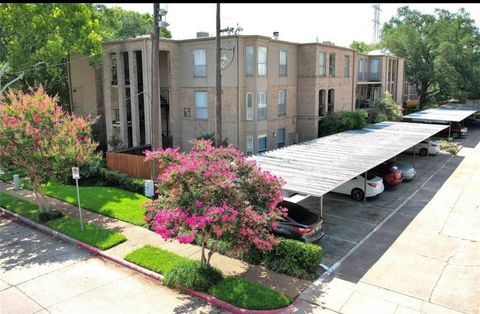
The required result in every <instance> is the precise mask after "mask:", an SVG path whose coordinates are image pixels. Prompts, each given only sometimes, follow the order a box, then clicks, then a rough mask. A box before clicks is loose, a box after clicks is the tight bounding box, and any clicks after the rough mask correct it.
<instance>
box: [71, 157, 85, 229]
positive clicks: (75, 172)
mask: <svg viewBox="0 0 480 314" xmlns="http://www.w3.org/2000/svg"><path fill="white" fill-rule="evenodd" d="M72 177H73V178H74V179H75V182H76V184H77V200H78V213H79V214H80V229H81V230H82V232H83V219H82V208H81V207H80V191H79V189H78V179H80V170H79V169H78V167H72Z"/></svg>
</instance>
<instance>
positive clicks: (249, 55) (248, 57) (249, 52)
mask: <svg viewBox="0 0 480 314" xmlns="http://www.w3.org/2000/svg"><path fill="white" fill-rule="evenodd" d="M253 60H254V59H253V47H252V46H249V47H247V48H246V50H245V66H246V68H245V74H246V75H247V76H252V75H253Z"/></svg>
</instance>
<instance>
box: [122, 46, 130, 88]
mask: <svg viewBox="0 0 480 314" xmlns="http://www.w3.org/2000/svg"><path fill="white" fill-rule="evenodd" d="M123 70H124V72H125V85H130V66H129V64H128V51H125V52H124V53H123Z"/></svg>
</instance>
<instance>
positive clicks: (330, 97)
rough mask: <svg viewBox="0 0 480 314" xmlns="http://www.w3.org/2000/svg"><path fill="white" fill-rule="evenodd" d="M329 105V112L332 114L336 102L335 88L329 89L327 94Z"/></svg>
mask: <svg viewBox="0 0 480 314" xmlns="http://www.w3.org/2000/svg"><path fill="white" fill-rule="evenodd" d="M327 98H328V99H327V105H328V112H327V113H328V114H332V113H333V111H334V102H335V90H334V89H329V90H328V95H327Z"/></svg>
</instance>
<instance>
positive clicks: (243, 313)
mask: <svg viewBox="0 0 480 314" xmlns="http://www.w3.org/2000/svg"><path fill="white" fill-rule="evenodd" d="M0 213H4V214H6V215H8V216H10V217H13V218H14V219H16V220H20V221H21V222H23V223H25V224H27V225H29V226H31V227H33V228H35V229H37V230H40V231H42V232H44V233H48V234H50V235H52V236H54V237H57V238H60V239H62V240H64V241H66V242H70V243H71V244H73V245H75V246H78V247H80V248H82V249H84V250H87V251H89V252H90V253H92V254H95V255H100V256H102V257H104V258H106V259H109V260H111V261H113V262H115V263H118V264H120V265H122V266H125V267H128V268H130V269H132V270H135V271H137V272H139V273H142V274H144V275H146V276H148V277H150V278H153V279H155V280H158V281H163V279H164V276H163V275H160V274H158V273H156V272H153V271H151V270H148V269H146V268H143V267H140V266H138V265H136V264H133V263H130V262H128V261H125V260H123V259H120V258H117V257H115V256H113V255H110V254H107V253H105V252H103V251H102V250H100V249H97V248H96V247H93V246H91V245H89V244H86V243H84V242H81V241H79V240H76V239H73V238H71V237H69V236H67V235H64V234H63V233H60V232H58V231H55V230H53V229H51V228H49V227H47V226H45V225H41V224H37V223H36V222H33V221H31V220H30V219H28V218H25V217H23V216H20V215H18V214H17V213H14V212H12V211H10V210H8V209H5V208H3V207H0ZM182 290H183V291H185V292H187V293H188V294H190V295H193V296H195V297H197V298H200V299H203V300H205V301H207V302H208V303H210V304H212V305H214V306H217V307H220V308H222V309H224V310H227V311H229V312H232V313H233V314H250V313H251V314H280V313H291V312H294V310H298V307H299V306H300V305H302V304H304V303H305V301H303V300H301V299H298V298H297V299H296V300H295V301H294V302H293V303H292V304H290V305H288V306H286V307H283V308H279V309H274V310H247V309H243V308H240V307H237V306H235V305H233V304H230V303H228V302H225V301H223V300H220V299H218V298H216V297H214V296H212V295H210V294H207V293H203V292H200V291H196V290H193V289H190V288H184V289H182Z"/></svg>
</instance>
